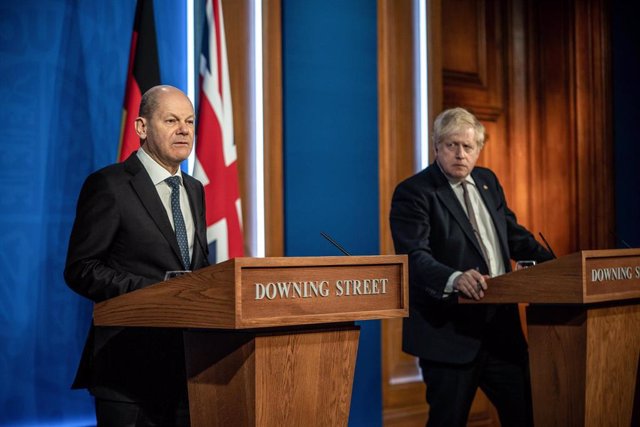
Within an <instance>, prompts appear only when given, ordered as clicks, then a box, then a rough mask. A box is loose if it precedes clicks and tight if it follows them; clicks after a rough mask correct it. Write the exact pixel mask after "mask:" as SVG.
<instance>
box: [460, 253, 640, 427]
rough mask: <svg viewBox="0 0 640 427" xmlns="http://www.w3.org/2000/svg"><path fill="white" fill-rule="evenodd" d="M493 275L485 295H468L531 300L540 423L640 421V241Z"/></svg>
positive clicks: (536, 411)
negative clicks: (639, 244)
mask: <svg viewBox="0 0 640 427" xmlns="http://www.w3.org/2000/svg"><path fill="white" fill-rule="evenodd" d="M487 283H488V285H489V289H488V291H487V292H486V296H485V298H483V299H482V301H479V302H478V301H473V302H472V301H469V300H464V302H469V303H529V306H528V307H527V330H528V339H529V355H530V367H531V386H532V392H533V410H534V423H535V425H536V426H540V427H550V426H558V427H566V426H593V427H600V426H631V425H640V418H639V415H640V414H639V413H638V411H639V410H640V390H639V387H640V385H639V384H640V382H639V381H638V379H639V378H640V373H639V370H638V364H639V361H640V304H639V303H640V249H620V250H600V251H582V252H578V253H574V254H571V255H567V256H564V257H561V258H558V259H555V260H553V261H549V262H545V263H543V264H539V265H536V266H535V267H531V268H528V269H524V270H519V271H514V272H511V273H508V274H505V275H503V276H499V277H495V278H493V279H490V280H489V281H488V282H487ZM460 301H461V302H463V300H462V299H460Z"/></svg>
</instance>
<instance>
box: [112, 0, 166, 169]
mask: <svg viewBox="0 0 640 427" xmlns="http://www.w3.org/2000/svg"><path fill="white" fill-rule="evenodd" d="M159 84H160V65H159V62H158V43H157V41H156V25H155V20H154V14H153V0H138V3H137V5H136V17H135V21H134V24H133V34H132V36H131V51H130V52H129V67H128V69H127V86H126V90H125V94H124V110H123V111H122V123H121V130H120V143H119V144H118V157H117V159H118V161H119V162H122V161H124V160H126V159H127V157H129V155H130V154H131V153H133V152H134V151H135V150H137V149H138V148H139V147H140V139H139V138H138V135H136V131H135V128H134V120H135V118H136V117H138V109H139V108H140V99H141V98H142V94H143V93H145V92H146V91H147V90H148V89H150V88H152V87H153V86H156V85H159Z"/></svg>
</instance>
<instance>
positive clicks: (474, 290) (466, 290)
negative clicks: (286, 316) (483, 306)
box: [453, 269, 489, 300]
mask: <svg viewBox="0 0 640 427" xmlns="http://www.w3.org/2000/svg"><path fill="white" fill-rule="evenodd" d="M488 278H489V276H483V275H482V274H480V272H479V271H478V270H475V269H472V270H467V271H465V272H464V273H462V274H461V275H459V276H458V277H456V280H454V282H453V289H455V290H457V291H458V292H460V293H462V294H463V295H464V296H466V297H467V298H472V299H475V300H480V299H482V298H484V291H486V290H487V282H486V281H485V279H488Z"/></svg>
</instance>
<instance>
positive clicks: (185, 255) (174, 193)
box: [165, 176, 191, 270]
mask: <svg viewBox="0 0 640 427" xmlns="http://www.w3.org/2000/svg"><path fill="white" fill-rule="evenodd" d="M165 181H166V182H167V184H169V187H171V212H172V213H173V225H174V227H175V229H176V239H178V246H179V247H180V254H181V255H182V265H183V266H184V269H185V270H189V267H190V266H191V257H190V256H189V241H188V240H187V227H186V226H185V225H184V217H183V216H182V210H181V209H180V177H178V176H172V177H169V178H167V179H165Z"/></svg>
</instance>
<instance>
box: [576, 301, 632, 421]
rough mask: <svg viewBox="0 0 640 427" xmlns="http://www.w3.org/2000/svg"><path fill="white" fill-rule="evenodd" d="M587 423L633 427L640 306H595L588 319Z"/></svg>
mask: <svg viewBox="0 0 640 427" xmlns="http://www.w3.org/2000/svg"><path fill="white" fill-rule="evenodd" d="M587 331H588V332H587V347H586V351H587V372H586V390H585V399H586V402H585V420H586V425H587V426H592V427H597V426H604V425H611V426H630V425H633V423H632V414H633V404H634V397H635V393H636V387H637V386H638V385H637V384H636V377H637V374H638V372H637V369H638V362H639V361H640V306H638V305H637V304H636V303H632V304H629V305H613V306H603V307H597V308H591V309H589V311H588V319H587Z"/></svg>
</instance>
